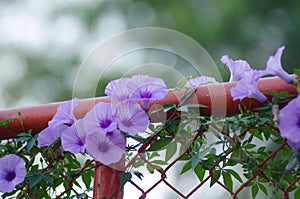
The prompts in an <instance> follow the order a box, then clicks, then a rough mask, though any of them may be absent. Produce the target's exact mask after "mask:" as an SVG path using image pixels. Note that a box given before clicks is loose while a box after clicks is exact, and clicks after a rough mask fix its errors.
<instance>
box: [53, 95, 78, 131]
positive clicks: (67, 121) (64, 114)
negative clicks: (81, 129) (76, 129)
mask: <svg viewBox="0 0 300 199" xmlns="http://www.w3.org/2000/svg"><path fill="white" fill-rule="evenodd" d="M78 104H79V99H77V98H75V99H73V100H69V101H67V102H66V103H64V104H61V105H60V106H58V108H57V112H56V114H55V115H54V116H53V118H52V120H51V121H49V122H48V125H49V126H58V125H67V126H71V125H72V124H73V123H74V121H75V116H74V114H73V110H74V107H76V106H78Z"/></svg>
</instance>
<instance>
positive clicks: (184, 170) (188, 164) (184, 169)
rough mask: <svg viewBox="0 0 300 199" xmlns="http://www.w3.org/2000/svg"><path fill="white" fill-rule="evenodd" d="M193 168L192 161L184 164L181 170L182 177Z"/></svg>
mask: <svg viewBox="0 0 300 199" xmlns="http://www.w3.org/2000/svg"><path fill="white" fill-rule="evenodd" d="M191 168H192V161H188V162H187V163H185V164H184V166H183V167H182V169H181V172H180V175H181V174H184V173H185V172H187V171H188V170H190V169H191Z"/></svg>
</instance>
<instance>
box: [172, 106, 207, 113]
mask: <svg viewBox="0 0 300 199" xmlns="http://www.w3.org/2000/svg"><path fill="white" fill-rule="evenodd" d="M189 108H208V106H205V105H203V104H185V105H183V106H180V107H178V108H177V109H176V110H177V111H182V112H188V111H189Z"/></svg>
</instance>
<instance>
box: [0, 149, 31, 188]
mask: <svg viewBox="0 0 300 199" xmlns="http://www.w3.org/2000/svg"><path fill="white" fill-rule="evenodd" d="M25 176H26V168H25V162H24V160H23V159H22V158H20V157H19V156H17V155H14V154H9V155H6V156H4V157H2V158H0V192H2V193H6V192H11V191H13V190H14V188H15V186H16V185H18V184H20V183H22V182H23V181H24V179H25Z"/></svg>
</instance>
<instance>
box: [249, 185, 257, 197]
mask: <svg viewBox="0 0 300 199" xmlns="http://www.w3.org/2000/svg"><path fill="white" fill-rule="evenodd" d="M251 191H252V198H253V199H255V198H256V196H257V193H258V186H257V184H254V185H253V186H252V189H251Z"/></svg>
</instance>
